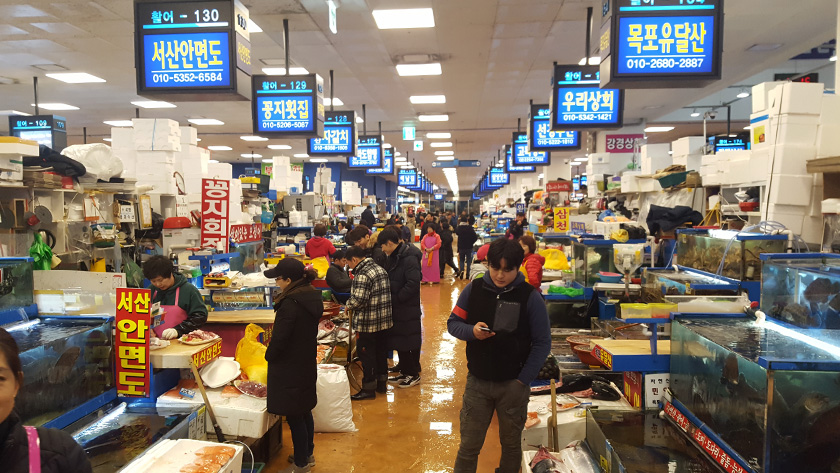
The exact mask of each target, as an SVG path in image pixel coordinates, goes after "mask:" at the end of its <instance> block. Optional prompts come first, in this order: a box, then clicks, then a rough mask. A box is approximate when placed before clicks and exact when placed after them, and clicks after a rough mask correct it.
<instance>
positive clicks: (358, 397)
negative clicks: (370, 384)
mask: <svg viewBox="0 0 840 473" xmlns="http://www.w3.org/2000/svg"><path fill="white" fill-rule="evenodd" d="M350 399H352V400H354V401H362V400H365V399H376V391H374V390H373V389H362V390H361V391H359V392H357V393H356V394H354V395H352V396H350Z"/></svg>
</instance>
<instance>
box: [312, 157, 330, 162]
mask: <svg viewBox="0 0 840 473" xmlns="http://www.w3.org/2000/svg"><path fill="white" fill-rule="evenodd" d="M327 161H329V160H328V159H327V158H312V159H310V160H309V162H310V163H326V162H327Z"/></svg>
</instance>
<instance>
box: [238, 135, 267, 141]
mask: <svg viewBox="0 0 840 473" xmlns="http://www.w3.org/2000/svg"><path fill="white" fill-rule="evenodd" d="M239 139H240V140H242V141H268V138H263V137H262V136H254V135H247V136H240V137H239Z"/></svg>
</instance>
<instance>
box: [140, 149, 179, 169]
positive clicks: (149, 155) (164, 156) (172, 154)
mask: <svg viewBox="0 0 840 473" xmlns="http://www.w3.org/2000/svg"><path fill="white" fill-rule="evenodd" d="M178 156H179V152H178V151H172V150H169V151H166V150H156V151H151V150H137V151H135V152H134V157H135V159H136V160H137V163H138V164H140V165H141V166H142V165H145V164H161V163H165V164H175V161H176V159H177V157H178Z"/></svg>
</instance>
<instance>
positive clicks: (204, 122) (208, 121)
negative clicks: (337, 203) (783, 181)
mask: <svg viewBox="0 0 840 473" xmlns="http://www.w3.org/2000/svg"><path fill="white" fill-rule="evenodd" d="M187 121H188V122H190V123H192V124H193V125H199V126H219V125H224V124H225V122H223V121H221V120H216V119H215V118H188V119H187Z"/></svg>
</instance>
